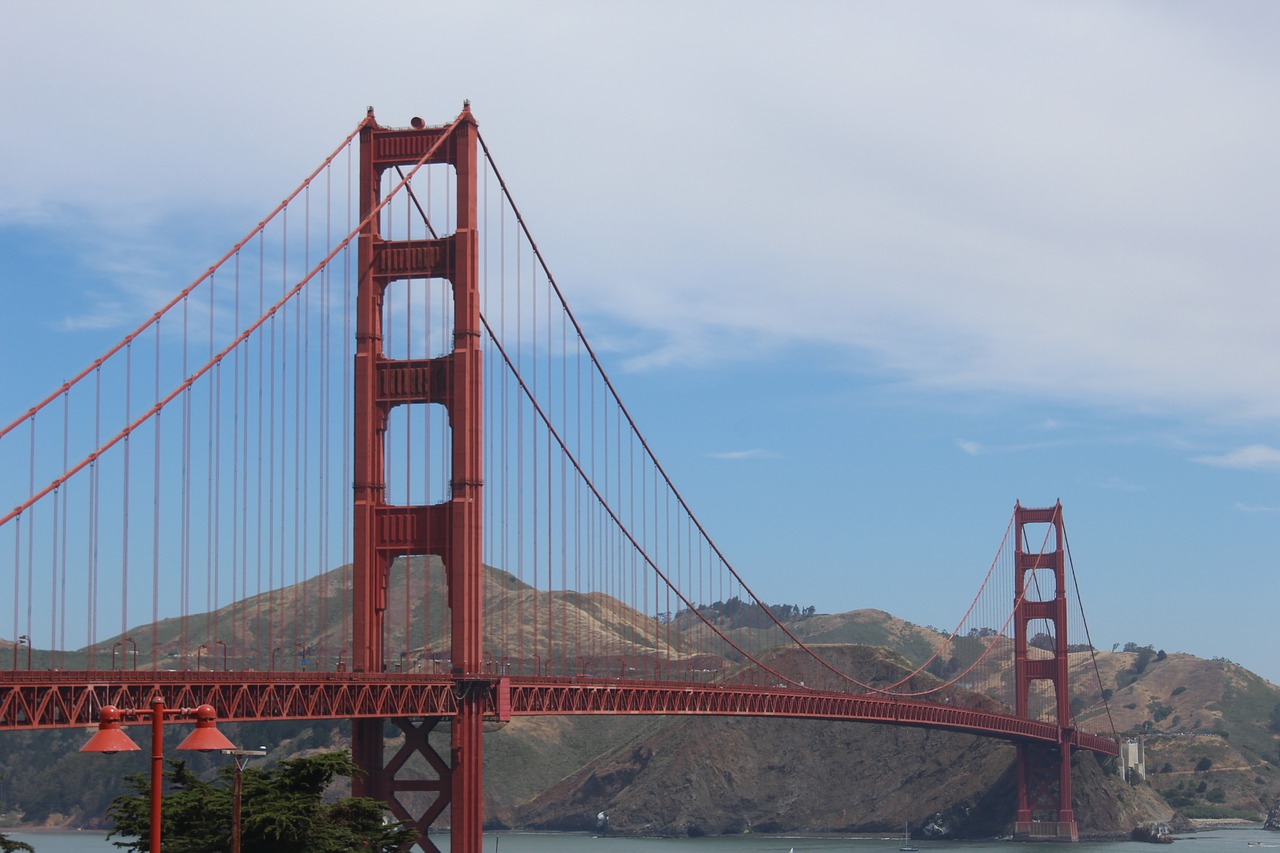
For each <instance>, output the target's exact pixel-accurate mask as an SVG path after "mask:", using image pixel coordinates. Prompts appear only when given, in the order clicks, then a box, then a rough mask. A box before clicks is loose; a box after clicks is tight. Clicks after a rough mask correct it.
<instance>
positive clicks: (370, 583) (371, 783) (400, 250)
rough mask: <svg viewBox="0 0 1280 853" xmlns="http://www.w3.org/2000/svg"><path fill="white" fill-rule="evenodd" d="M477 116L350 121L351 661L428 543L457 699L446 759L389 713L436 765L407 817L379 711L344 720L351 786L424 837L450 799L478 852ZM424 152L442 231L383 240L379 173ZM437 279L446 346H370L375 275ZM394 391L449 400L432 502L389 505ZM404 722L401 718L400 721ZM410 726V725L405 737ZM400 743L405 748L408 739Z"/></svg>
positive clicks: (364, 648) (378, 288) (373, 652)
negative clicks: (448, 465)
mask: <svg viewBox="0 0 1280 853" xmlns="http://www.w3.org/2000/svg"><path fill="white" fill-rule="evenodd" d="M476 139H477V136H476V123H475V120H474V119H473V118H472V116H471V109H470V107H469V106H464V107H463V110H462V113H461V115H459V116H458V118H457V120H456V121H454V123H453V124H451V125H448V126H447V127H425V126H424V125H423V124H422V122H421V121H420V120H416V119H415V120H414V122H413V127H411V128H384V127H381V126H379V125H378V124H377V122H376V121H375V120H374V118H373V114H372V111H370V114H369V116H368V119H367V120H366V122H365V124H364V127H363V128H362V129H361V132H360V215H361V218H362V222H363V223H364V224H363V227H362V228H361V231H360V242H359V250H358V256H359V275H360V278H359V284H358V290H357V295H356V302H357V308H356V368H355V438H354V452H355V467H354V472H355V554H354V563H355V566H354V576H355V590H354V595H353V601H352V615H353V625H354V629H355V631H354V632H355V637H354V638H353V644H354V645H353V649H354V654H353V656H352V661H353V665H354V668H355V670H356V671H357V672H380V671H382V670H384V669H385V667H386V663H385V661H386V653H385V651H384V642H383V640H384V638H383V616H384V614H385V612H386V608H387V582H388V571H389V569H390V567H391V562H392V560H394V559H395V558H396V557H407V556H410V555H425V554H437V555H439V556H440V557H441V559H442V561H443V562H444V566H445V573H446V574H445V577H446V582H447V584H448V600H449V612H450V619H451V640H452V646H451V655H452V661H453V663H452V667H453V669H452V673H451V675H452V676H453V682H454V684H453V692H454V694H455V704H454V706H453V707H452V708H451V709H450V711H449V717H450V723H451V725H450V731H451V733H452V735H451V736H452V750H451V751H452V756H451V763H450V764H449V765H448V766H444V765H443V764H442V763H441V762H440V759H439V756H437V755H435V753H434V752H433V751H431V750H430V747H429V745H427V742H426V735H425V734H423V735H421V737H419V736H417V734H416V732H417V731H418V730H417V729H416V728H413V727H412V726H411V724H409V723H408V722H407V721H397V723H396V724H397V725H398V726H400V728H401V730H402V731H405V732H406V743H407V744H413V745H414V748H415V749H416V750H417V751H418V752H419V753H420V754H422V755H423V757H424V758H426V759H427V761H428V763H429V764H431V765H432V766H433V767H435V768H436V769H437V771H438V772H439V773H440V781H439V782H438V783H434V784H433V787H431V788H430V789H427V790H433V791H435V792H436V793H437V795H438V796H437V798H436V802H435V803H433V804H432V806H430V807H429V808H428V810H427V813H426V814H425V815H419V816H414V815H412V814H410V812H409V811H408V810H407V809H406V808H405V806H404V805H403V804H402V803H401V802H400V800H399V799H398V798H397V796H396V792H397V791H402V790H424V789H422V788H418V787H415V786H414V784H413V783H412V781H411V780H400V779H397V775H396V774H397V772H398V771H399V770H400V768H401V767H402V765H403V764H404V761H403V760H398V761H393V762H391V763H387V762H386V761H385V759H384V756H383V752H384V750H383V723H382V720H380V719H377V718H370V719H365V720H356V721H353V723H352V737H351V739H352V747H351V748H352V753H353V755H354V757H355V760H356V762H357V763H358V764H359V766H360V767H361V769H362V770H364V772H365V775H364V777H363V779H361V780H360V781H359V782H358V783H357V784H356V789H357V791H358V792H359V793H363V794H367V795H369V796H375V797H377V798H379V799H382V800H385V801H387V802H388V803H389V804H390V806H391V808H392V811H393V812H394V813H395V814H396V816H397V817H399V818H400V819H402V820H407V821H411V822H413V823H414V824H415V825H416V826H417V827H418V831H419V836H420V838H419V843H420V844H421V845H422V846H423V847H424V848H425V849H427V850H434V849H436V848H435V846H434V845H433V844H432V843H431V842H430V841H429V840H428V839H427V835H426V833H427V828H428V827H429V826H430V824H431V821H433V820H434V819H435V817H436V816H437V815H438V814H439V813H440V811H441V810H442V809H443V805H441V804H440V802H439V801H440V800H441V799H442V798H443V797H444V793H443V792H444V791H445V790H446V789H447V790H448V797H447V799H446V800H445V802H447V803H448V805H449V806H450V807H451V809H452V814H451V830H452V837H451V842H450V846H451V849H452V850H455V851H458V853H479V851H480V844H481V836H480V827H481V824H482V822H483V814H482V812H481V797H482V788H483V779H482V749H483V740H482V732H481V725H482V722H483V716H484V707H485V706H484V700H485V697H486V696H487V682H485V681H483V680H478V676H479V675H480V673H481V669H482V666H483V655H482V648H481V623H480V619H481V616H480V613H481V604H482V602H481V589H480V580H481V565H480V553H481V538H480V537H481V530H480V524H481V509H482V504H481V496H482V486H483V482H482V481H483V470H484V469H483V460H482V458H481V447H482V427H483V411H482V376H483V374H482V353H481V340H480V297H479V288H478V284H477V273H478V241H477V231H476V226H477V221H476V183H477V181H476V175H477V166H478V164H477V160H476V153H477V144H476ZM427 163H444V164H449V165H452V166H453V168H454V171H455V175H456V193H457V195H456V210H455V216H456V222H457V226H456V229H455V231H454V233H453V234H452V235H451V236H446V237H440V238H436V239H429V240H387V239H384V238H383V237H382V235H381V233H380V223H379V219H380V217H379V216H378V215H376V211H377V210H378V207H379V202H380V198H379V193H380V187H381V180H382V173H383V171H384V170H385V169H388V168H391V167H401V166H412V167H414V168H415V169H417V168H418V167H421V166H422V165H424V164H427ZM428 278H443V279H447V280H448V281H449V282H450V283H451V285H452V288H453V302H454V330H453V350H452V351H451V352H450V353H448V354H447V355H444V356H441V357H440V358H435V359H417V360H396V359H391V358H388V357H387V355H386V354H385V353H384V352H383V349H382V321H383V318H382V308H383V297H384V294H385V291H386V288H387V286H388V285H389V284H390V283H391V282H393V281H396V280H400V279H428ZM406 403H437V404H440V405H442V406H444V407H445V409H446V410H447V412H448V419H449V430H450V433H451V447H452V459H451V462H452V471H451V476H450V479H449V485H450V494H449V498H448V500H446V501H445V502H444V503H441V504H437V505H432V506H389V505H388V504H387V500H386V496H387V484H386V481H385V478H386V476H387V475H386V466H385V458H386V456H385V450H384V446H383V440H384V437H385V434H386V430H387V421H388V418H389V416H390V413H391V410H392V408H394V407H395V406H397V405H402V404H406ZM406 726H410V728H406ZM410 731H413V732H415V735H414V737H412V738H410V737H408V735H409V733H410ZM406 748H408V747H406Z"/></svg>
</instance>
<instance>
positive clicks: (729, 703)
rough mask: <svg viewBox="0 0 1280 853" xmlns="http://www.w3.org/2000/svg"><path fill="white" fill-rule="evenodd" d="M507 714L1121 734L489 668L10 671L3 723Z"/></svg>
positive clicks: (899, 707)
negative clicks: (169, 715) (106, 710)
mask: <svg viewBox="0 0 1280 853" xmlns="http://www.w3.org/2000/svg"><path fill="white" fill-rule="evenodd" d="M472 689H476V690H483V691H485V693H486V702H485V711H486V715H487V716H489V717H492V718H496V719H506V718H508V717H511V716H517V717H518V716H536V715H546V714H575V715H582V714H674V715H702V716H752V717H785V718H791V719H816V720H847V721H850V722H870V723H887V724H890V725H901V726H916V727H923V728H935V729H945V730H948V731H956V732H965V733H968V734H976V735H982V736H986V737H996V738H1001V739H1004V740H1009V741H1021V742H1031V743H1042V744H1044V743H1049V744H1057V743H1059V742H1060V738H1062V737H1064V736H1065V738H1066V739H1067V741H1068V742H1069V743H1070V744H1071V746H1072V748H1076V749H1087V750H1090V751H1092V752H1097V753H1101V754H1104V755H1116V754H1117V751H1118V749H1117V746H1116V744H1115V742H1114V741H1113V740H1111V739H1110V738H1107V737H1102V736H1099V735H1093V734H1088V733H1084V732H1079V731H1075V730H1072V729H1066V730H1060V729H1059V727H1058V726H1057V725H1055V724H1053V723H1048V722H1042V721H1038V720H1023V719H1019V718H1017V717H1014V716H1011V715H1006V714H997V713H992V712H990V711H980V710H977V709H973V708H963V707H960V706H958V705H955V704H934V703H928V702H913V701H906V700H900V699H895V698H892V697H888V696H882V695H876V694H851V693H832V692H821V691H810V690H788V689H782V688H771V687H754V686H747V685H724V684H698V683H686V682H658V681H635V682H615V681H608V680H603V679H589V678H550V677H545V678H536V677H510V678H496V677H495V678H478V679H464V680H459V681H455V680H454V679H453V678H451V677H449V676H447V675H418V674H404V673H382V674H374V673H357V672H325V673H306V672H280V673H268V672H199V673H193V672H148V671H119V670H108V671H88V672H75V671H67V672H24V671H18V672H12V671H10V672H4V673H0V731H5V730H9V731H12V730H18V729H45V728H76V727H85V726H93V725H96V724H97V722H98V712H99V710H100V709H101V708H102V706H103V705H115V706H117V707H120V708H146V707H148V706H149V704H150V701H151V698H152V697H153V696H155V695H160V696H162V697H163V698H164V701H165V704H166V705H167V706H168V707H171V708H181V707H187V708H194V707H195V706H197V705H204V704H208V705H212V706H213V707H214V708H215V709H216V711H217V713H218V719H219V720H220V721H224V722H242V721H250V720H319V719H358V718H374V717H432V716H449V715H452V714H453V713H454V712H455V711H456V708H457V700H458V696H459V693H460V691H462V690H472Z"/></svg>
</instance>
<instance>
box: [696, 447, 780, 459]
mask: <svg viewBox="0 0 1280 853" xmlns="http://www.w3.org/2000/svg"><path fill="white" fill-rule="evenodd" d="M777 456H778V454H777V453H775V452H773V451H772V450H764V449H762V448H759V447H756V448H752V449H751V450H728V451H725V452H723V453H712V454H711V458H712V459H735V460H736V459H775V458H777Z"/></svg>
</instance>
